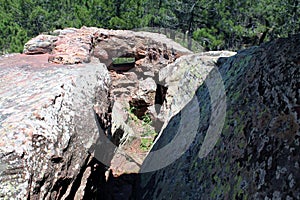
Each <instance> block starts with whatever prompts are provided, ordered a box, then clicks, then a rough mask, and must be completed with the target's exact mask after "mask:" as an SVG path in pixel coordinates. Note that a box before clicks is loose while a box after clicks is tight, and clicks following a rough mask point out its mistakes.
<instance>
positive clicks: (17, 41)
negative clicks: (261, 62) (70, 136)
mask: <svg viewBox="0 0 300 200" xmlns="http://www.w3.org/2000/svg"><path fill="white" fill-rule="evenodd" d="M299 13H300V3H299V0H0V20H1V21H0V34H1V37H0V53H2V54H3V53H8V52H21V51H22V49H23V45H24V43H25V42H27V41H28V39H30V38H32V37H34V36H36V35H38V34H40V33H42V32H47V31H51V30H55V29H61V28H65V27H76V28H80V27H82V26H95V27H103V28H109V29H134V28H142V27H161V28H169V29H173V30H177V32H182V33H184V34H185V35H187V36H190V37H192V38H193V39H194V40H196V41H199V42H200V44H202V45H203V46H204V47H206V49H210V50H217V49H231V50H236V49H240V48H243V47H245V46H250V45H258V44H259V43H261V42H263V41H267V40H270V39H273V38H276V37H283V36H287V35H288V34H295V33H297V32H299V31H300V17H299V15H300V14H299Z"/></svg>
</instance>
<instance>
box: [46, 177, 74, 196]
mask: <svg viewBox="0 0 300 200" xmlns="http://www.w3.org/2000/svg"><path fill="white" fill-rule="evenodd" d="M71 181H72V180H71V179H70V178H60V179H59V180H57V181H56V182H55V185H54V186H53V189H52V191H51V193H52V194H55V199H61V198H62V196H63V195H64V194H65V193H66V191H67V189H68V187H69V185H70V183H71ZM74 194H75V193H74Z"/></svg>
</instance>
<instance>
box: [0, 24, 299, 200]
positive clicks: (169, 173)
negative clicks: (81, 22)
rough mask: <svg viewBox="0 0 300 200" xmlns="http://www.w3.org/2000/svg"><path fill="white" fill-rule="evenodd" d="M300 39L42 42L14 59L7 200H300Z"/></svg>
mask: <svg viewBox="0 0 300 200" xmlns="http://www.w3.org/2000/svg"><path fill="white" fill-rule="evenodd" d="M299 43H300V37H299V36H295V37H292V38H289V39H279V40H277V41H274V42H271V43H268V44H264V45H262V46H261V47H253V48H250V49H247V50H243V51H241V52H239V53H238V54H236V55H235V53H234V52H227V51H223V52H203V53H197V54H192V52H190V51H189V50H187V49H185V48H183V47H182V46H180V45H179V44H177V43H175V42H173V41H172V40H170V39H168V38H166V37H165V36H164V35H162V34H157V33H147V32H133V31H119V30H105V29H99V28H87V27H83V28H81V29H75V28H68V29H64V30H56V31H53V33H51V34H50V35H40V36H37V37H36V38H33V39H32V40H30V41H29V42H28V43H27V44H26V45H25V47H24V54H12V55H6V56H2V57H0V69H1V70H0V94H1V96H0V133H1V138H2V139H1V141H0V181H1V185H0V198H3V199H25V198H27V199H105V200H110V199H121V200H124V199H255V198H256V199H263V198H264V199H280V198H282V199H284V198H285V199H300V194H299V187H300V186H299V185H300V179H299V177H300V174H299V153H298V152H299V150H300V149H299V138H300V133H299V115H300V112H299V110H300V102H299V99H300V98H299V89H298V88H299V87H300V85H299V74H300V73H299V65H300V53H299V52H300V51H299ZM230 56H231V57H230ZM223 83H224V84H223ZM195 91H196V93H195ZM223 117H224V118H223ZM223 123H224V127H223ZM161 129H162V131H160V130H161ZM176 133H179V134H176ZM155 138H156V142H155V144H154V147H153V148H152V150H151V152H148V151H149V150H150V148H151V145H152V143H153V142H154V139H155ZM162 147H164V148H163V149H161V148H162ZM165 147H166V148H165ZM159 149H161V150H159ZM155 150H158V151H155ZM146 156H147V159H146V161H144V158H145V157H146ZM168 164H170V165H168ZM156 170H157V171H156ZM138 172H149V173H146V174H140V175H139V174H137V173H138Z"/></svg>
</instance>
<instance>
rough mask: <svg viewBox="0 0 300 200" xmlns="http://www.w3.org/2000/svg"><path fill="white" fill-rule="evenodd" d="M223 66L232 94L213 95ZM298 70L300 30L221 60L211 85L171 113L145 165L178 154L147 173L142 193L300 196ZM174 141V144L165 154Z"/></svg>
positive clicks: (192, 196) (152, 195) (140, 195)
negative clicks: (174, 112) (298, 32)
mask: <svg viewBox="0 0 300 200" xmlns="http://www.w3.org/2000/svg"><path fill="white" fill-rule="evenodd" d="M198 58H200V56H198ZM198 61H199V59H196V63H195V64H198ZM190 62H191V63H193V59H192V60H190ZM200 63H202V62H200ZM217 72H219V73H220V75H221V77H222V79H223V82H224V89H225V92H226V93H223V94H217V95H219V97H220V98H213V97H212V96H213V95H212V93H213V92H214V91H220V90H219V89H220V88H222V85H221V86H220V83H219V82H218V81H217V79H214V78H216V77H217V76H216V74H218V73H217ZM191 73H194V74H195V75H196V74H197V72H191ZM299 76H300V35H297V36H293V37H290V38H287V39H278V40H276V41H273V42H269V43H266V44H263V45H261V46H260V47H252V48H250V49H246V50H243V51H240V52H239V53H238V54H237V55H235V56H233V57H230V58H227V59H226V58H220V59H218V61H217V62H216V63H215V66H214V69H210V73H209V75H207V77H206V80H205V83H206V84H202V85H201V86H200V87H199V88H198V89H197V91H196V94H195V96H194V98H193V99H192V100H191V101H190V102H189V103H188V104H187V105H186V106H185V107H184V108H183V109H182V110H181V111H180V112H179V113H178V114H177V115H172V116H171V117H172V119H171V120H170V122H169V123H168V124H167V125H166V127H165V129H164V131H163V132H162V133H161V136H160V137H159V138H158V140H157V141H156V143H155V144H154V147H153V148H152V150H151V152H150V153H149V155H148V157H147V158H146V160H145V162H144V163H143V167H142V170H141V171H142V172H146V171H151V170H153V169H155V167H157V168H159V165H161V166H163V165H164V164H165V163H167V162H168V161H169V160H170V158H173V157H174V158H177V157H178V158H179V159H177V160H175V159H173V162H172V163H171V164H170V165H168V166H167V167H165V168H163V169H160V170H157V171H152V172H149V173H144V174H141V178H140V179H139V181H138V184H137V185H138V187H137V189H136V191H137V192H138V195H137V199H176V200H177V199H193V200H194V199H300V163H299V162H300V154H299V152H300V130H299V128H300V126H299V124H300V118H299V116H300V90H299V88H300V77H299ZM225 94H226V95H225ZM211 101H212V102H211ZM224 102H225V105H223V106H224V107H223V111H226V113H224V114H225V115H224V117H225V121H224V126H222V127H223V128H221V129H219V130H220V131H218V126H217V124H218V123H222V118H221V117H220V118H216V117H217V116H221V115H222V114H221V115H220V111H222V109H221V107H222V103H224ZM224 108H227V109H224ZM216 111H217V112H216ZM195 112H196V114H195ZM214 112H216V113H217V114H216V115H215V114H213V113H214ZM211 116H212V117H211ZM211 128H212V129H211ZM210 129H211V130H213V131H210ZM186 131H189V132H188V134H186ZM180 135H184V136H185V137H180ZM177 138H180V140H178V139H177ZM173 140H174V141H176V142H175V143H174V144H173V143H172V142H173ZM189 142H190V143H189ZM168 144H173V148H171V150H169V151H167V150H165V151H164V152H162V151H160V152H159V149H161V148H164V147H166V146H168ZM185 145H188V147H187V148H184V147H185ZM166 149H170V147H169V148H166ZM183 150H184V151H183ZM185 150H186V151H185ZM157 152H158V153H157ZM155 153H156V154H155Z"/></svg>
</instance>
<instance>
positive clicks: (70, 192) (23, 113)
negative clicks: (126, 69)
mask: <svg viewBox="0 0 300 200" xmlns="http://www.w3.org/2000/svg"><path fill="white" fill-rule="evenodd" d="M109 83H110V77H109V73H108V71H107V69H106V66H105V65H104V64H101V63H100V62H99V61H98V60H97V59H92V61H91V62H90V63H88V64H80V65H54V64H49V63H48V55H46V54H45V55H32V56H26V55H19V54H16V55H11V56H6V57H4V56H3V57H1V58H0V88H1V90H0V105H1V106H0V134H1V142H0V166H1V171H0V182H1V184H0V198H1V199H26V198H27V199H67V198H71V199H72V198H74V196H75V195H76V197H77V199H80V198H79V197H82V196H84V190H78V188H79V185H80V184H78V183H81V186H80V187H81V188H82V187H85V185H84V184H85V183H86V182H85V181H86V180H84V179H87V178H88V177H89V175H90V173H89V172H88V169H89V168H88V167H87V166H88V165H89V164H90V163H91V160H92V156H91V155H90V153H89V152H88V150H89V148H90V147H91V146H92V145H93V144H95V143H96V141H97V138H98V137H99V136H98V135H99V130H98V127H97V124H96V120H95V114H94V110H93V106H94V105H96V104H97V103H98V104H101V105H102V109H103V110H105V109H107V107H108V105H104V104H103V102H97V100H99V99H100V100H101V99H102V98H107V95H108V85H109ZM95 95H97V96H98V97H97V98H96V97H95ZM85 169H86V170H87V171H84V170H85ZM77 190H78V191H77Z"/></svg>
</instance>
